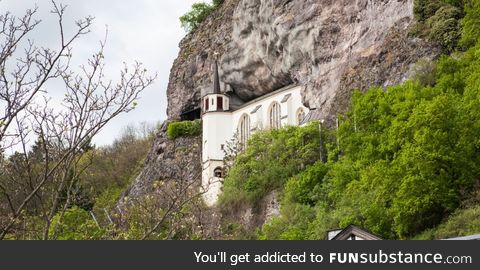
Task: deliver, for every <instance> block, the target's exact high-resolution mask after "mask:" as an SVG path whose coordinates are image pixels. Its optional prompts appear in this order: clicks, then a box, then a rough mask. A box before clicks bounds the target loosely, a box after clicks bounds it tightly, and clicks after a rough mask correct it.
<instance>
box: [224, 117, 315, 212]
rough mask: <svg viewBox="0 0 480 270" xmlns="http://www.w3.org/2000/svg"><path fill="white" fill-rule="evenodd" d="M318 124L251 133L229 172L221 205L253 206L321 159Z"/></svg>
mask: <svg viewBox="0 0 480 270" xmlns="http://www.w3.org/2000/svg"><path fill="white" fill-rule="evenodd" d="M319 141H320V140H319V130H318V124H316V123H312V124H310V125H308V126H306V127H292V126H289V127H285V128H282V129H278V130H271V131H262V132H258V133H256V134H254V135H253V136H252V138H251V139H250V140H249V142H248V147H247V149H246V150H245V152H244V153H242V154H240V155H239V156H238V158H237V160H236V161H235V164H234V165H233V167H232V168H231V169H230V171H229V173H228V175H227V177H226V179H225V185H224V192H223V194H222V195H221V196H220V203H221V204H223V205H230V207H231V206H232V205H236V204H237V203H244V202H245V200H246V201H247V202H248V203H250V204H255V203H256V202H258V201H259V200H260V199H261V198H262V197H263V196H264V195H266V194H267V193H268V192H270V191H273V190H275V189H278V188H283V185H284V184H285V182H286V181H287V180H288V179H289V178H290V177H292V176H294V175H296V174H297V173H299V172H300V171H302V170H303V169H304V168H305V167H307V166H309V165H311V164H313V163H315V161H316V160H318V159H319V158H320V153H319V149H320V148H319Z"/></svg>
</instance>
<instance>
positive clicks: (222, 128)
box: [202, 112, 233, 162]
mask: <svg viewBox="0 0 480 270" xmlns="http://www.w3.org/2000/svg"><path fill="white" fill-rule="evenodd" d="M202 125H203V128H202V134H203V135H202V143H203V148H202V161H203V162H206V161H208V160H223V157H224V152H223V150H222V144H225V143H226V142H227V141H229V140H230V139H231V138H232V137H233V135H232V113H231V112H209V113H205V114H204V115H203V117H202Z"/></svg>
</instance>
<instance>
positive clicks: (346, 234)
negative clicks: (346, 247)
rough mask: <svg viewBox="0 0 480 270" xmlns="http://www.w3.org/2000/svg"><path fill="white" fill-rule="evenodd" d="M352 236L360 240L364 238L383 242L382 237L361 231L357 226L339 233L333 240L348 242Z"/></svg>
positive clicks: (351, 226) (349, 227)
mask: <svg viewBox="0 0 480 270" xmlns="http://www.w3.org/2000/svg"><path fill="white" fill-rule="evenodd" d="M352 236H356V237H358V238H362V239H364V240H382V238H381V237H379V236H376V235H374V234H372V233H370V232H368V231H366V230H364V229H361V228H359V227H357V226H355V225H350V226H348V227H347V228H345V229H343V230H342V231H341V232H339V233H338V234H337V235H336V236H335V237H333V238H332V240H348V239H350V238H351V237H352Z"/></svg>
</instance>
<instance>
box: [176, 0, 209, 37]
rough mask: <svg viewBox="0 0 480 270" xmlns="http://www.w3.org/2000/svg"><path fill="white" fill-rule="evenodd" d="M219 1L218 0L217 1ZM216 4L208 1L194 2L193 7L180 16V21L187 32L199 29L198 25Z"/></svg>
mask: <svg viewBox="0 0 480 270" xmlns="http://www.w3.org/2000/svg"><path fill="white" fill-rule="evenodd" d="M216 2H218V1H216ZM215 8H216V6H215V5H213V4H207V3H194V4H193V5H192V9H191V10H190V11H189V12H187V13H186V14H185V15H183V16H182V17H180V23H181V24H182V27H183V28H184V29H185V31H187V32H193V31H195V30H197V28H198V26H199V25H200V24H201V23H202V22H203V21H205V19H206V18H207V17H208V16H209V15H210V14H211V13H212V12H213V11H214V10H215Z"/></svg>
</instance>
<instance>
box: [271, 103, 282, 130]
mask: <svg viewBox="0 0 480 270" xmlns="http://www.w3.org/2000/svg"><path fill="white" fill-rule="evenodd" d="M281 115H282V111H281V108H280V104H278V102H274V103H273V104H272V105H271V106H270V110H269V111H268V119H269V123H270V128H281V127H282V116H281Z"/></svg>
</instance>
